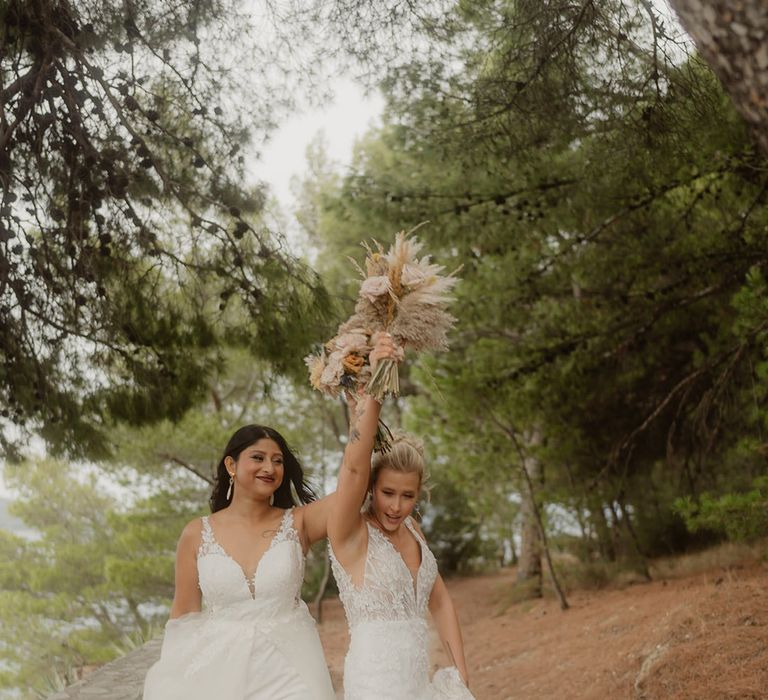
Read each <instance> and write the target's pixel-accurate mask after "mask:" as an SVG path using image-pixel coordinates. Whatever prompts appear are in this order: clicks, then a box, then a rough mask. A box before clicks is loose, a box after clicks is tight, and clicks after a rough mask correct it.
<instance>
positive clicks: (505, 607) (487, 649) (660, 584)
mask: <svg viewBox="0 0 768 700" xmlns="http://www.w3.org/2000/svg"><path fill="white" fill-rule="evenodd" d="M514 580H515V576H514V571H513V570H512V569H506V570H503V571H501V572H500V573H498V574H494V575H488V576H477V577H471V578H458V579H453V580H449V581H448V587H449V589H450V591H451V594H452V596H453V599H454V602H455V604H456V607H457V609H458V611H459V617H460V619H461V623H462V629H463V633H464V643H465V651H466V655H467V660H468V663H469V669H470V686H471V689H472V691H473V692H474V694H475V696H476V697H477V698H478V700H512V699H514V700H518V699H520V700H533V699H536V698H557V699H558V700H570V699H571V698H574V699H575V698H585V699H587V698H589V699H594V700H598V699H600V700H604V699H608V698H610V699H611V700H614V699H619V698H636V699H638V700H640V699H642V700H656V699H659V700H662V699H663V700H672V699H675V700H694V699H695V700H716V699H718V700H719V699H724V698H739V699H744V700H746V699H747V698H755V699H756V698H762V699H765V698H768V596H766V591H767V589H768V564H766V563H760V562H752V563H749V564H743V565H737V566H729V567H727V568H722V567H715V568H711V569H710V570H708V571H706V572H704V573H699V574H696V575H689V576H686V577H683V578H674V579H671V578H670V579H668V580H660V579H659V580H655V581H653V582H652V583H644V584H635V585H630V586H627V587H625V588H623V589H620V590H619V589H613V590H600V591H573V592H571V593H569V594H568V602H569V603H570V606H571V607H570V609H569V610H567V611H565V612H563V611H561V610H560V608H559V606H558V603H557V601H556V600H554V599H550V598H544V599H538V600H529V601H524V602H518V603H514V604H511V605H510V604H508V603H507V604H505V602H504V601H505V599H506V600H507V601H508V600H510V591H511V590H512V587H513V584H514ZM323 613H324V621H323V623H322V625H320V635H321V638H322V640H323V645H324V647H325V651H326V655H327V658H328V662H329V664H330V666H331V672H332V677H333V680H334V684H335V685H336V687H337V688H340V687H341V676H342V668H343V660H344V654H345V653H346V648H347V643H348V637H347V631H346V623H345V620H344V613H343V610H342V609H341V606H340V603H339V601H338V600H336V599H333V600H329V601H326V602H325V604H324V609H323ZM434 646H435V649H434V652H433V661H434V664H435V667H438V666H441V665H446V660H445V657H444V655H443V652H442V651H441V650H440V649H439V644H438V642H437V639H436V636H435V645H434ZM340 697H341V696H340Z"/></svg>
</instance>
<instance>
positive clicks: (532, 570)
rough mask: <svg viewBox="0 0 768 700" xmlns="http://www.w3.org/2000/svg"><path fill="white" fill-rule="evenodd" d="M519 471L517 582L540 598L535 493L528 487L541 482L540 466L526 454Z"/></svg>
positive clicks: (540, 545) (539, 549)
mask: <svg viewBox="0 0 768 700" xmlns="http://www.w3.org/2000/svg"><path fill="white" fill-rule="evenodd" d="M521 469H522V470H523V471H524V472H525V481H526V482H527V483H524V484H522V488H521V489H520V497H521V504H520V518H521V521H522V527H521V532H520V555H519V558H518V562H517V581H518V583H526V585H528V586H530V589H531V595H532V596H534V597H541V573H542V568H541V553H542V542H541V534H540V532H539V524H538V522H537V512H536V510H537V509H536V503H535V502H534V498H535V493H534V490H533V489H532V488H529V485H535V484H538V483H539V482H540V481H541V464H540V462H539V460H538V459H537V458H536V457H531V456H530V455H528V454H526V455H525V457H524V459H523V463H522V465H521Z"/></svg>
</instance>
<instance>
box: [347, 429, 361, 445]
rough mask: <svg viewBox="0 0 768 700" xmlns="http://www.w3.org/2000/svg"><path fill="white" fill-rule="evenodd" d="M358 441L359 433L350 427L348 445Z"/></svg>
mask: <svg viewBox="0 0 768 700" xmlns="http://www.w3.org/2000/svg"><path fill="white" fill-rule="evenodd" d="M359 439H360V431H359V430H358V429H357V428H355V427H352V428H351V429H350V431H349V442H350V443H352V442H357V441H358V440H359Z"/></svg>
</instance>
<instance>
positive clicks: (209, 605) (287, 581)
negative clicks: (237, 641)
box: [197, 509, 304, 620]
mask: <svg viewBox="0 0 768 700" xmlns="http://www.w3.org/2000/svg"><path fill="white" fill-rule="evenodd" d="M202 534H203V537H202V542H201V544H200V549H199V550H198V554H197V572H198V577H199V585H200V590H201V591H202V593H203V607H204V609H206V610H212V611H217V610H221V609H223V608H227V607H231V606H234V605H241V604H243V603H244V602H247V601H251V602H252V605H251V606H250V607H251V608H256V609H258V610H259V612H260V613H261V614H260V617H262V618H263V619H265V620H266V619H276V618H279V617H281V616H282V615H285V614H287V613H290V612H291V611H293V610H294V609H295V608H296V607H297V606H298V605H299V601H300V593H301V584H302V581H303V579H304V552H303V551H302V548H301V541H300V539H299V534H298V532H297V531H296V529H295V527H294V523H293V509H289V510H286V512H285V515H284V516H283V519H282V520H281V522H280V527H279V528H278V530H277V532H276V533H275V534H274V535H273V537H272V541H271V542H270V544H269V547H268V548H267V551H266V552H264V554H263V556H262V557H261V559H260V560H259V564H258V566H257V567H256V571H255V572H254V574H253V576H252V577H251V578H250V579H248V578H247V577H246V574H245V572H244V571H243V570H242V568H241V567H240V565H239V564H238V563H237V562H236V561H235V560H234V559H232V557H230V556H229V554H227V552H226V551H225V550H224V548H223V547H222V546H221V545H220V544H219V543H218V542H217V541H216V537H215V535H214V532H213V528H212V527H211V524H210V522H209V520H208V517H207V516H206V517H204V518H203V533H202Z"/></svg>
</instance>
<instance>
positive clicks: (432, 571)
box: [329, 518, 437, 628]
mask: <svg viewBox="0 0 768 700" xmlns="http://www.w3.org/2000/svg"><path fill="white" fill-rule="evenodd" d="M405 525H406V527H407V528H408V529H409V530H410V531H411V532H412V533H413V535H414V537H416V540H417V541H418V543H419V545H420V547H421V564H420V565H419V570H418V574H417V576H416V585H415V586H414V580H413V577H412V576H411V572H410V571H409V570H408V567H407V566H406V564H405V562H404V561H403V558H402V557H401V556H400V553H399V552H398V551H397V550H396V549H395V547H394V545H393V544H392V543H391V542H390V541H389V540H388V539H387V538H386V537H385V536H384V534H383V533H382V532H381V531H380V530H379V529H378V528H377V527H374V526H373V525H371V524H370V523H367V527H368V552H367V554H366V558H365V572H364V575H363V585H362V586H359V587H358V586H355V585H354V584H353V583H352V579H351V578H350V576H349V574H348V573H347V572H346V570H345V569H344V567H343V566H342V565H341V564H340V563H339V561H338V560H337V559H336V556H335V555H334V553H333V548H332V547H330V546H329V550H330V557H331V566H332V567H333V575H334V576H335V577H336V583H337V584H338V587H339V597H340V598H341V602H342V603H343V605H344V610H345V611H346V614H347V620H348V621H349V626H350V628H354V627H355V626H356V625H358V624H359V623H361V622H369V621H397V620H412V619H414V618H424V617H425V616H426V613H427V606H428V604H429V596H430V593H431V592H432V586H433V585H434V583H435V578H436V577H437V562H436V561H435V557H434V555H433V554H432V552H430V551H429V547H427V543H426V542H425V541H424V539H423V538H422V537H421V535H420V534H419V533H418V532H417V531H416V528H415V527H414V525H413V522H412V521H411V519H410V518H406V520H405Z"/></svg>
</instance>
